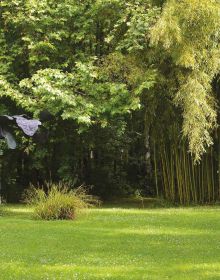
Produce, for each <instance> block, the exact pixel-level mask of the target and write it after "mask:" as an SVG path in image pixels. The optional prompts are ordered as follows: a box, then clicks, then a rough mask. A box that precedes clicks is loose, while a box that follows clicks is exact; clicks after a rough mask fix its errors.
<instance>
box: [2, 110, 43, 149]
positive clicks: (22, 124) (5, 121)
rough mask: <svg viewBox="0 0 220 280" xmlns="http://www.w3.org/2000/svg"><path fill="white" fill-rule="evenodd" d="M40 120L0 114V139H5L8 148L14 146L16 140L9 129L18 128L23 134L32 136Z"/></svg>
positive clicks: (13, 147)
mask: <svg viewBox="0 0 220 280" xmlns="http://www.w3.org/2000/svg"><path fill="white" fill-rule="evenodd" d="M40 125H41V122H40V121H39V120H31V119H27V118H25V117H24V116H23V115H22V116H7V115H3V116H0V139H5V140H6V141H7V144H8V147H9V148H10V149H15V148H16V141H15V139H14V137H13V135H12V134H11V133H10V131H9V130H12V129H13V128H16V127H17V128H20V129H21V130H22V131H23V132H24V134H25V135H27V136H33V135H34V134H35V133H36V132H37V130H38V128H39V126H40Z"/></svg>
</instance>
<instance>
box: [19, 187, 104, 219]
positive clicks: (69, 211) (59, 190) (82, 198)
mask: <svg viewBox="0 0 220 280" xmlns="http://www.w3.org/2000/svg"><path fill="white" fill-rule="evenodd" d="M24 201H25V202H26V203H28V204H29V205H31V206H34V212H35V216H36V217H37V218H39V219H43V220H73V219H75V218H76V216H77V214H79V211H80V210H82V209H85V208H88V207H91V206H92V205H95V204H98V203H99V201H98V200H97V199H96V198H95V197H93V196H91V195H88V194H87V191H86V189H85V188H84V187H82V186H81V187H79V188H77V189H75V190H71V189H69V187H68V185H66V184H63V183H59V184H58V185H56V184H53V183H50V184H47V190H46V191H44V190H43V188H35V187H33V186H32V187H31V188H29V189H27V190H26V191H25V193H24Z"/></svg>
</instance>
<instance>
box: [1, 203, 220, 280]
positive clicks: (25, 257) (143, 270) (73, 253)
mask: <svg viewBox="0 0 220 280" xmlns="http://www.w3.org/2000/svg"><path fill="white" fill-rule="evenodd" d="M8 209H9V213H10V215H4V216H3V217H1V219H0V232H1V234H0V246H1V251H0V271H1V277H0V279H3V280H4V279H6V280H8V278H7V277H6V276H7V275H10V277H12V279H13V280H14V279H15V280H17V279H18V280H29V279H31V280H32V279H33V280H35V279H36V280H37V279H49V280H50V279H51V280H52V279H61V280H66V279H86V280H87V279H91V280H93V279H100V280H101V279H112V280H113V279H117V280H128V279H131V280H133V279H137V280H139V279H147V280H148V279H150V280H158V279H174V280H179V279H181V280H182V279H184V280H195V279H197V277H198V275H199V279H204V280H205V279H210V280H213V279H218V277H219V273H220V265H219V264H218V260H219V261H220V259H219V258H220V257H219V256H220V247H219V244H220V243H219V242H220V238H219V236H220V234H219V230H220V216H219V211H213V209H211V208H210V209H207V211H203V210H201V211H200V208H186V209H185V208H183V209H182V208H181V209H179V210H178V209H177V208H174V209H163V210H158V209H150V210H149V209H148V210H139V209H117V208H114V209H105V208H98V209H88V210H86V211H85V212H84V213H85V214H86V215H82V216H80V217H78V218H77V219H76V220H74V221H39V220H34V219H33V218H30V217H32V215H31V213H32V209H31V208H29V207H27V208H25V206H22V207H17V206H14V205H11V206H10V205H9V206H8ZM192 212H193V214H192V215H191V213H192ZM4 275H6V276H5V277H4Z"/></svg>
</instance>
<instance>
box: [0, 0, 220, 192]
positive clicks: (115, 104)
mask: <svg viewBox="0 0 220 280" xmlns="http://www.w3.org/2000/svg"><path fill="white" fill-rule="evenodd" d="M219 11H220V4H219V1H217V0H212V1H208V0H201V1H200V0H193V1H191V0H181V1H177V0H167V1H163V0H143V1H138V0H129V1H125V0H122V1H119V0H106V1H99V0H96V1H90V0H85V1H75V0H74V1H72V0H65V1H60V0H58V1H55V0H50V1H49V0H43V1H40V0H34V1H28V0H13V1H11V0H2V1H1V2H0V101H1V107H0V112H2V113H7V114H20V113H27V114H29V115H34V116H35V117H39V114H40V112H41V111H42V110H46V111H49V112H50V113H51V114H52V115H53V118H52V120H51V121H48V122H46V123H44V128H45V130H44V128H43V129H42V131H44V133H43V136H42V137H40V138H41V139H40V140H39V139H38V140H36V139H34V140H33V141H28V140H25V139H24V138H23V137H22V135H20V134H17V138H18V140H19V143H20V146H19V150H17V151H15V152H14V153H13V154H10V153H7V152H6V153H5V157H6V158H5V164H4V166H3V173H4V176H3V177H4V178H3V181H4V182H3V183H4V184H3V191H4V192H6V194H7V195H9V194H8V193H10V196H11V195H12V194H15V195H16V196H17V197H19V195H20V193H21V192H22V190H23V187H24V186H25V185H28V184H29V183H30V182H32V183H34V184H36V182H39V181H40V182H44V181H48V180H51V179H52V180H53V181H56V182H58V181H59V180H63V179H64V180H72V181H74V182H77V184H81V183H83V182H85V183H86V184H89V185H94V190H95V192H97V193H98V194H101V195H103V196H105V197H106V196H108V195H110V194H111V195H114V194H117V195H119V194H124V193H127V192H131V193H133V192H134V190H135V189H141V190H144V193H145V192H146V193H148V194H151V195H154V194H155V190H154V183H153V182H156V181H155V180H154V179H155V178H153V176H154V175H155V174H153V166H156V165H157V167H158V171H157V169H155V168H154V172H155V173H157V174H158V176H160V177H161V174H162V173H163V171H162V167H161V159H158V158H157V157H155V159H156V161H157V162H156V163H154V160H153V158H152V155H153V148H152V147H153V146H155V147H163V145H166V146H168V147H170V145H171V142H172V141H173V142H174V143H175V144H176V145H177V146H178V145H179V144H180V143H181V140H182V138H184V140H185V139H187V140H188V151H189V152H190V154H192V156H193V158H194V161H199V160H201V159H202V155H203V154H204V153H205V152H207V151H208V148H209V147H210V146H211V145H213V144H214V149H215V153H216V154H217V145H215V143H214V142H217V141H216V140H215V139H214V137H213V131H214V130H215V129H216V128H217V123H218V106H217V104H218V99H219V97H218V94H217V93H218V91H219V78H218V75H219V66H220V64H219V61H220V60H219V41H220V40H219V39H220V38H219V27H220V19H219ZM217 158H218V157H217V156H216V157H215V158H214V159H213V160H215V161H216V163H215V165H218V163H217V161H218V159H217ZM155 176H156V175H155ZM155 176H154V177H155ZM162 177H163V176H162ZM160 179H161V178H158V182H159V183H161V180H160ZM159 183H158V184H159ZM204 184H206V183H205V182H204ZM9 185H10V187H9ZM4 186H5V187H4ZM16 186H19V187H16ZM14 190H16V191H14Z"/></svg>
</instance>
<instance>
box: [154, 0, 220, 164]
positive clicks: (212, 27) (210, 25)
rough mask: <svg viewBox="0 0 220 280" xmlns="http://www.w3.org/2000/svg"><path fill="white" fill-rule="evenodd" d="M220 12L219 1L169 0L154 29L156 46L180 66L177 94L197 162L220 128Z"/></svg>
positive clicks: (186, 134) (177, 75) (185, 132)
mask: <svg viewBox="0 0 220 280" xmlns="http://www.w3.org/2000/svg"><path fill="white" fill-rule="evenodd" d="M219 12H220V4H219V2H218V1H207V0H202V1H196V0H194V1H189V0H183V1H175V0H169V1H167V2H166V4H165V5H164V8H163V11H162V15H161V17H160V18H159V20H158V21H157V23H156V25H155V26H154V27H153V28H152V30H151V42H152V44H153V45H156V46H158V45H159V46H160V45H161V46H162V47H163V49H164V51H165V55H166V56H168V57H171V59H172V62H173V64H174V65H175V66H177V67H178V71H177V72H176V77H177V79H178V85H177V92H175V93H173V94H175V102H176V104H177V105H178V106H180V107H181V108H182V111H183V113H182V114H183V135H184V136H186V137H188V139H189V150H190V152H191V153H193V154H195V160H199V159H200V157H201V155H202V154H203V153H204V152H205V151H206V148H207V147H209V146H210V145H211V144H212V143H213V141H212V138H211V136H210V132H211V131H212V129H213V128H215V127H216V110H215V106H214V102H213V100H212V99H213V98H212V96H213V94H212V92H211V83H212V80H213V77H214V76H215V75H216V74H217V73H218V71H219V67H220V64H219V62H220V60H219V43H218V42H219V27H220V19H219Z"/></svg>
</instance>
